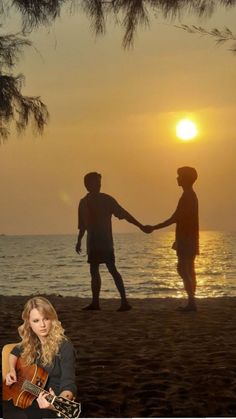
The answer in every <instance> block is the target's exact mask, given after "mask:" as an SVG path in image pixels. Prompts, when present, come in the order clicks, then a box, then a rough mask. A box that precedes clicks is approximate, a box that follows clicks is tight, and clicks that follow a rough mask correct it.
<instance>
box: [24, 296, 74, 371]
mask: <svg viewBox="0 0 236 419" xmlns="http://www.w3.org/2000/svg"><path fill="white" fill-rule="evenodd" d="M34 308H36V309H37V310H38V311H39V312H40V314H41V315H44V316H45V317H46V318H48V319H50V320H51V321H52V326H51V329H50V331H49V334H48V336H47V337H46V339H45V343H44V344H43V345H42V346H41V344H40V340H39V338H38V337H37V335H36V334H35V333H34V332H33V330H32V329H31V327H30V322H29V318H30V312H31V310H33V309H34ZM22 319H23V321H24V323H23V324H22V325H21V326H20V327H19V328H18V332H19V335H20V337H21V339H22V341H21V343H20V347H22V348H23V352H22V354H21V357H22V358H23V360H24V362H25V364H26V365H30V364H33V363H34V362H35V359H36V358H37V357H38V356H40V362H41V363H42V365H50V364H51V363H52V361H53V358H54V357H55V355H56V354H57V352H58V349H59V346H60V344H61V342H62V341H63V340H65V339H66V337H65V335H64V329H63V327H62V325H61V322H60V321H59V320H58V317H57V313H56V311H55V309H54V307H53V306H52V304H51V303H50V302H49V301H48V300H47V299H46V298H44V297H33V298H31V299H30V300H28V301H27V303H26V304H25V306H24V310H23V312H22Z"/></svg>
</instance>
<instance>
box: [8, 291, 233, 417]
mask: <svg viewBox="0 0 236 419" xmlns="http://www.w3.org/2000/svg"><path fill="white" fill-rule="evenodd" d="M46 297H47V298H48V299H49V300H50V301H51V302H52V304H53V305H54V307H55V308H56V310H57V312H58V314H59V318H60V320H61V321H62V324H63V326H64V328H65V329H66V334H67V336H68V337H70V338H71V340H72V342H73V343H74V346H75V348H76V350H77V353H78V362H77V372H76V376H77V384H78V389H79V395H78V399H79V400H80V401H81V403H82V414H81V416H82V417H91V418H93V417H222V416H223V417H236V298H228V297H227V298H226V297H225V298H217V299H214V298H211V299H202V300H199V302H198V305H199V310H198V312H197V313H180V312H178V311H176V308H177V306H179V305H180V304H181V303H182V302H181V300H179V299H178V300H177V299H148V300H137V299H136V300H130V302H131V304H132V306H133V310H131V311H130V312H124V313H118V312H116V309H117V308H118V306H119V301H118V300H102V302H101V307H102V310H101V311H100V312H88V311H81V308H82V307H83V306H85V305H86V304H87V303H88V300H85V299H79V298H76V297H60V296H54V295H52V296H46ZM28 298H29V297H28V296H27V297H19V296H16V297H3V296H0V319H1V336H0V340H1V346H2V345H3V344H5V343H8V342H14V341H18V340H19V339H18V337H17V332H16V330H17V327H18V326H19V324H20V323H21V318H20V315H21V311H22V309H23V305H24V303H25V301H27V300H28Z"/></svg>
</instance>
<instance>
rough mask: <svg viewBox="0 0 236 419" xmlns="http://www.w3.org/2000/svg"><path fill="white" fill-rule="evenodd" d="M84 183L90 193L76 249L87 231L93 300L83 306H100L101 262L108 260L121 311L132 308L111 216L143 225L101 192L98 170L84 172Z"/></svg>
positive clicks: (81, 207) (81, 206)
mask: <svg viewBox="0 0 236 419" xmlns="http://www.w3.org/2000/svg"><path fill="white" fill-rule="evenodd" d="M84 184H85V187H86V189H87V190H88V194H87V195H86V196H85V197H84V198H83V199H81V201H80V203H79V235H78V242H77V245H76V251H77V253H80V252H81V240H82V238H83V236H84V233H85V231H87V254H88V263H89V264H90V274H91V289H92V302H91V304H90V305H89V306H87V307H84V310H100V306H99V295H100V289H101V277H100V273H99V265H100V263H105V264H106V266H107V269H108V271H109V272H110V274H111V275H112V277H113V279H114V281H115V284H116V287H117V289H118V291H119V293H120V297H121V306H120V308H119V309H118V311H127V310H130V309H131V306H130V304H129V303H128V301H127V299H126V293H125V287H124V283H123V279H122V277H121V275H120V273H119V272H118V271H117V269H116V266H115V255H114V246H113V237H112V223H111V218H112V215H114V216H115V217H117V218H119V219H125V220H126V221H128V222H129V223H131V224H134V225H136V226H137V227H139V228H140V229H142V228H143V226H142V224H140V223H139V222H138V221H137V220H136V219H135V218H134V217H132V215H130V214H129V213H128V212H127V211H126V210H125V209H124V208H122V207H121V206H120V205H119V204H118V202H117V201H116V200H115V199H114V198H112V197H111V196H110V195H107V194H105V193H101V192H100V189H101V175H100V174H99V173H96V172H91V173H88V174H87V175H85V177H84Z"/></svg>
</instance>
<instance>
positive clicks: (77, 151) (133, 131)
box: [0, 8, 236, 234]
mask: <svg viewBox="0 0 236 419" xmlns="http://www.w3.org/2000/svg"><path fill="white" fill-rule="evenodd" d="M10 21H11V25H10V26H9V28H10V29H9V30H11V31H14V30H15V31H17V30H18V29H19V27H18V24H17V20H16V19H15V18H14V16H12V18H11V19H10ZM235 21H236V8H235V9H232V8H231V9H229V10H228V11H225V9H224V8H219V9H218V12H217V13H215V14H214V15H213V16H212V17H211V18H205V19H201V20H200V19H198V18H196V17H194V16H190V15H187V16H184V15H183V16H182V18H181V21H180V20H177V19H176V20H175V21H170V20H168V21H167V20H164V18H163V17H162V16H161V15H160V16H159V17H156V18H155V19H152V20H151V21H150V27H149V28H146V29H144V28H140V29H139V30H138V32H137V34H136V37H135V43H134V47H133V48H132V49H129V50H124V49H123V48H122V45H121V44H122V35H123V33H122V30H121V29H120V28H119V27H118V26H116V27H115V26H114V24H113V23H112V22H109V23H108V26H107V33H106V35H105V36H102V37H99V38H95V36H94V34H93V32H92V31H91V28H90V22H89V20H88V18H87V17H86V16H84V15H83V14H75V15H74V16H70V15H69V14H68V13H66V12H65V13H63V14H62V16H61V18H60V19H59V20H57V21H56V22H55V24H54V25H53V27H52V28H51V29H49V28H47V29H45V28H40V29H38V30H37V31H35V32H34V33H32V34H31V37H30V39H32V41H33V43H34V46H35V48H36V49H34V48H31V49H27V50H25V53H24V57H23V58H22V59H21V60H20V62H19V64H18V65H17V68H16V70H15V73H21V72H22V73H23V74H24V75H25V77H26V81H25V86H24V88H23V93H24V94H25V95H35V96H37V95H39V96H41V98H42V100H43V101H44V102H45V103H46V104H47V106H48V109H49V111H50V122H49V124H48V126H47V127H46V130H45V133H44V135H43V136H42V137H34V135H33V133H32V130H31V129H30V128H29V129H28V130H27V132H26V133H24V134H23V135H22V136H21V137H20V138H17V137H16V136H14V135H12V137H10V138H9V140H8V142H7V143H5V144H4V145H1V146H0V178H1V182H0V206H1V217H0V233H5V234H54V233H76V232H77V205H78V202H79V199H80V198H81V197H82V196H83V195H84V194H85V188H84V186H83V176H84V174H86V173H87V172H89V171H98V172H100V173H101V174H102V176H103V177H102V185H103V187H102V191H104V192H106V193H108V194H111V195H112V196H114V197H115V198H116V199H117V200H118V201H119V203H120V204H121V205H122V206H124V207H125V208H126V209H127V210H128V211H129V212H130V213H131V214H132V215H134V216H135V217H136V218H137V219H139V221H141V222H142V223H144V224H149V223H150V224H151V223H157V222H161V221H163V220H164V219H166V218H168V217H169V216H170V215H171V214H172V213H173V211H174V209H175V207H176V204H177V200H178V198H179V196H180V194H181V189H180V188H179V187H178V186H177V183H176V169H177V167H179V166H183V165H188V166H194V167H195V168H196V169H197V171H198V173H199V179H198V181H197V183H196V187H195V190H196V192H197V194H198V197H199V203H200V227H201V229H208V230H229V231H232V230H235V228H236V221H235V213H236V194H235V179H236V165H235V155H236V124H235V118H236V83H235V80H236V55H234V54H233V53H232V52H231V51H229V48H230V47H231V46H232V44H230V43H226V44H225V45H223V46H221V47H217V46H216V45H215V40H214V39H213V38H210V37H203V36H199V35H197V34H192V35H191V34H188V33H186V32H185V31H183V30H180V29H177V28H176V27H175V26H174V25H179V24H180V23H181V22H182V23H186V24H197V25H201V26H204V27H206V28H208V29H211V28H213V27H219V28H224V27H225V26H228V27H229V28H231V29H232V30H234V27H235ZM36 50H37V51H36ZM185 117H188V118H191V119H193V120H194V121H195V123H196V124H197V127H198V131H199V134H198V136H197V137H196V138H195V139H194V140H193V141H189V142H183V141H181V140H180V139H178V138H177V137H176V135H175V126H176V123H177V122H178V121H179V120H180V119H181V118H185ZM114 231H116V232H126V231H135V229H134V228H133V227H132V226H130V225H129V224H128V223H126V222H125V221H116V222H115V223H114Z"/></svg>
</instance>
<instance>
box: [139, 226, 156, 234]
mask: <svg viewBox="0 0 236 419" xmlns="http://www.w3.org/2000/svg"><path fill="white" fill-rule="evenodd" d="M141 230H142V231H143V232H144V233H146V234H150V233H152V232H153V231H154V230H155V227H154V226H150V225H145V226H142V227H141Z"/></svg>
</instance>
